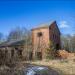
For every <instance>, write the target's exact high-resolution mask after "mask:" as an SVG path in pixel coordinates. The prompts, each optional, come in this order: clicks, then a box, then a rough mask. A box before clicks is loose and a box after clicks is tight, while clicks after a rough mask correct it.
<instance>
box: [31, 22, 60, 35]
mask: <svg viewBox="0 0 75 75" xmlns="http://www.w3.org/2000/svg"><path fill="white" fill-rule="evenodd" d="M52 24H55V25H56V27H57V29H58V31H59V34H61V33H60V30H59V28H58V26H57V23H56V21H51V22H49V23H44V24H41V25H39V26H38V27H36V28H33V29H31V31H33V30H37V29H44V28H49V27H50V26H51V25H52Z"/></svg>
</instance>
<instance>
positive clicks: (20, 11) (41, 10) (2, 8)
mask: <svg viewBox="0 0 75 75" xmlns="http://www.w3.org/2000/svg"><path fill="white" fill-rule="evenodd" d="M53 20H56V21H57V24H58V26H59V28H60V31H61V33H63V34H71V35H72V34H74V33H75V23H74V22H75V1H74V0H50V1H47V0H44V1H43V0H41V1H40V0H37V1H34V0H29V1H28V0H27V1H20V0H19V1H15V0H14V1H0V32H2V33H3V34H5V35H8V33H9V32H10V31H11V29H13V28H16V27H26V28H27V29H32V28H33V27H36V26H38V25H39V24H41V23H47V22H50V21H53Z"/></svg>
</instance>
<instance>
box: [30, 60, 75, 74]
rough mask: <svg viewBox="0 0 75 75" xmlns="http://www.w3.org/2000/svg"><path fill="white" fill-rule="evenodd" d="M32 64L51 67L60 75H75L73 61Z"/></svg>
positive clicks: (50, 61) (37, 62)
mask: <svg viewBox="0 0 75 75" xmlns="http://www.w3.org/2000/svg"><path fill="white" fill-rule="evenodd" d="M30 63H31V64H36V65H44V66H49V67H50V68H52V69H54V70H56V71H57V72H59V73H60V75H75V62H74V61H73V60H49V61H34V62H30Z"/></svg>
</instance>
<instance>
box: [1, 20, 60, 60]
mask: <svg viewBox="0 0 75 75" xmlns="http://www.w3.org/2000/svg"><path fill="white" fill-rule="evenodd" d="M31 32H32V35H31V36H32V42H30V43H28V44H27V43H26V40H25V39H23V40H16V41H6V42H3V43H1V44H0V51H1V50H2V51H4V53H5V55H6V57H7V59H11V58H15V59H18V58H19V57H22V58H24V59H25V60H26V59H27V60H28V59H29V60H30V59H32V58H35V57H38V58H41V59H44V55H45V50H46V48H49V41H50V40H51V41H52V42H53V44H54V46H55V48H56V50H59V49H60V31H59V28H58V26H57V23H56V21H54V22H52V23H49V24H44V25H43V26H40V27H37V28H34V29H32V30H31Z"/></svg>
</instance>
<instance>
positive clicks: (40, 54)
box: [37, 52, 42, 60]
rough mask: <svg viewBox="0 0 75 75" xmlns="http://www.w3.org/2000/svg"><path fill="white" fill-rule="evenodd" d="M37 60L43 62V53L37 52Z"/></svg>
mask: <svg viewBox="0 0 75 75" xmlns="http://www.w3.org/2000/svg"><path fill="white" fill-rule="evenodd" d="M37 59H38V60H41V59H42V53H41V52H37Z"/></svg>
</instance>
